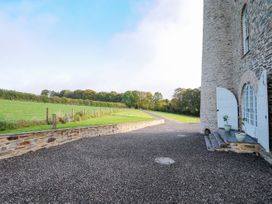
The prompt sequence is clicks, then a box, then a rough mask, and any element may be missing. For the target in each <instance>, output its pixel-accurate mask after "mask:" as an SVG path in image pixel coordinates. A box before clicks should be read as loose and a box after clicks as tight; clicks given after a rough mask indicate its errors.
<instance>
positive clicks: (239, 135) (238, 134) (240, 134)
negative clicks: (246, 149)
mask: <svg viewBox="0 0 272 204" xmlns="http://www.w3.org/2000/svg"><path fill="white" fill-rule="evenodd" d="M245 121H246V118H242V119H241V126H242V128H241V130H240V131H239V132H236V133H235V137H236V139H237V140H238V142H242V141H244V139H245V138H246V133H245V132H244V131H243V127H244V129H246V127H245Z"/></svg>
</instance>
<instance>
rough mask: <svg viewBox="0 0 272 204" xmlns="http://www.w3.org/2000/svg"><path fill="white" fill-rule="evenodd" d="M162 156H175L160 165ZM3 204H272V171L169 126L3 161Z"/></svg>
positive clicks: (192, 129)
mask: <svg viewBox="0 0 272 204" xmlns="http://www.w3.org/2000/svg"><path fill="white" fill-rule="evenodd" d="M157 157H170V158H171V159H173V160H175V163H174V164H172V165H169V166H167V165H161V164H158V163H156V162H155V161H154V160H155V158H157ZM0 175H1V176H0V203H272V168H271V167H270V166H269V165H268V164H267V163H266V162H265V161H264V160H263V159H260V158H256V157H255V156H254V155H250V154H245V155H241V154H240V155H238V154H234V153H219V152H215V153H213V152H208V151H207V150H206V147H205V144H204V139H203V136H202V135H200V134H199V133H198V125H197V124H187V125H185V124H180V123H176V122H173V121H167V122H166V124H165V125H160V126H155V127H149V128H145V129H142V130H138V131H134V132H131V133H125V134H118V135H115V136H108V137H107V136H106V137H97V138H86V139H82V140H78V141H75V142H72V143H68V144H65V145H62V146H58V147H52V148H50V149H45V150H40V151H37V152H34V153H29V154H26V155H22V156H20V157H17V158H11V159H7V160H2V161H0Z"/></svg>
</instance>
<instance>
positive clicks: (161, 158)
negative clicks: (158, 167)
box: [155, 157, 175, 165]
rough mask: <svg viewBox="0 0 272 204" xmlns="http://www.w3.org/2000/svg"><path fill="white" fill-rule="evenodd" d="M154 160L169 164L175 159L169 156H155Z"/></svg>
mask: <svg viewBox="0 0 272 204" xmlns="http://www.w3.org/2000/svg"><path fill="white" fill-rule="evenodd" d="M155 162H157V163H159V164H163V165H171V164H174V163H175V161H174V160H173V159H171V158H169V157H157V158H156V159H155Z"/></svg>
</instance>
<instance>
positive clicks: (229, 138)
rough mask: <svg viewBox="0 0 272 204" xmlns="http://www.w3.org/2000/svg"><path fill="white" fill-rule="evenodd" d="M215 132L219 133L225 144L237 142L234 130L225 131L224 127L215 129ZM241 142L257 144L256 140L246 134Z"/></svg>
mask: <svg viewBox="0 0 272 204" xmlns="http://www.w3.org/2000/svg"><path fill="white" fill-rule="evenodd" d="M217 133H218V134H219V136H220V137H221V138H222V139H223V141H224V142H225V143H226V144H229V143H238V141H237V139H236V136H235V133H236V131H230V132H226V131H225V130H224V129H219V130H218V131H217ZM243 143H249V144H258V142H257V140H256V139H254V138H252V137H250V136H249V135H247V136H246V138H245V140H244V141H243Z"/></svg>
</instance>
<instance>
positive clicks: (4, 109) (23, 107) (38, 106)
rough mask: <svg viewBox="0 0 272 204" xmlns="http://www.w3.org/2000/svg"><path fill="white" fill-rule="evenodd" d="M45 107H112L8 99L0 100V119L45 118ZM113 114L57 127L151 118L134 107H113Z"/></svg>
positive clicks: (63, 109) (54, 109)
mask: <svg viewBox="0 0 272 204" xmlns="http://www.w3.org/2000/svg"><path fill="white" fill-rule="evenodd" d="M46 108H49V112H50V114H52V113H62V114H64V113H71V112H72V109H73V110H74V112H79V111H83V110H85V111H86V112H92V111H97V112H99V111H107V110H110V109H111V110H112V109H114V108H104V107H103V108H100V107H91V106H76V105H64V104H50V103H36V102H22V101H10V100H0V121H12V122H16V121H20V120H24V121H34V120H45V118H46ZM114 111H115V112H114V113H113V114H108V115H104V116H101V117H96V118H90V119H87V120H81V121H78V122H69V123H65V124H61V123H60V124H58V125H57V128H72V127H83V126H96V125H106V124H117V123H127V122H138V121H146V120H152V119H153V118H152V117H151V116H149V115H147V114H145V113H143V112H141V111H139V110H134V109H115V110H114ZM51 128H52V126H51V125H36V126H31V127H24V128H18V129H10V130H4V131H0V133H14V132H27V131H36V130H48V129H51Z"/></svg>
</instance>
